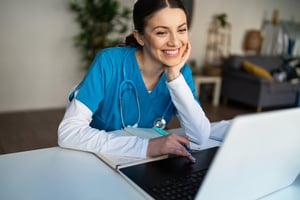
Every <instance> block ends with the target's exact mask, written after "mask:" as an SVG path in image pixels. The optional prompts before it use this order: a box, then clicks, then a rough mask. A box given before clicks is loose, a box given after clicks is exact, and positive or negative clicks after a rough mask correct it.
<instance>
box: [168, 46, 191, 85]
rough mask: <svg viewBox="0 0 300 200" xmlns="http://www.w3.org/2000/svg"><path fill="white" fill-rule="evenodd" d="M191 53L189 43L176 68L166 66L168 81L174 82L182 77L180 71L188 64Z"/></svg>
mask: <svg viewBox="0 0 300 200" xmlns="http://www.w3.org/2000/svg"><path fill="white" fill-rule="evenodd" d="M190 53H191V44H190V42H188V43H187V45H186V49H185V51H184V53H183V54H182V58H181V62H180V63H179V64H178V65H175V66H164V71H165V74H166V77H167V80H168V81H172V80H174V79H176V78H177V77H178V76H179V75H180V69H181V68H182V67H183V66H184V64H185V63H186V62H187V60H188V58H189V56H190Z"/></svg>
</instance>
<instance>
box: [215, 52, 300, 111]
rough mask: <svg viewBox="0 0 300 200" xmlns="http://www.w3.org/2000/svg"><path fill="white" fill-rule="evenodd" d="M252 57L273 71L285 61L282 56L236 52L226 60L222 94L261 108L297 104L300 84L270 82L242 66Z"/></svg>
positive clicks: (253, 61)
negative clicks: (251, 54)
mask: <svg viewBox="0 0 300 200" xmlns="http://www.w3.org/2000/svg"><path fill="white" fill-rule="evenodd" d="M244 60H248V61H249V62H251V63H254V64H256V65H259V66H261V67H263V68H264V69H266V70H268V71H269V72H271V70H273V69H278V68H280V67H281V66H282V64H283V59H282V58H281V57H274V56H272V57H269V56H268V57H266V56H237V55H232V56H230V57H229V58H227V59H226V60H225V61H224V63H223V73H222V92H221V94H222V97H224V99H228V100H233V101H236V102H240V103H244V104H246V105H249V106H254V107H256V108H257V111H261V110H262V109H263V108H267V107H276V106H294V105H296V103H297V98H298V91H299V88H300V87H299V86H300V84H299V83H296V84H293V83H291V82H288V81H287V82H270V81H269V80H267V79H266V78H264V77H261V76H258V75H253V74H250V73H248V72H246V71H244V70H243V69H242V68H241V63H242V61H244Z"/></svg>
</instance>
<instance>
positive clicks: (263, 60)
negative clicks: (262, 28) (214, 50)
mask: <svg viewBox="0 0 300 200" xmlns="http://www.w3.org/2000/svg"><path fill="white" fill-rule="evenodd" d="M244 60H248V61H249V62H251V63H254V64H256V65H259V66H261V67H262V68H264V69H265V70H267V71H268V72H271V71H272V70H274V69H278V68H281V66H282V65H283V59H282V58H281V57H280V56H261V55H246V56H239V55H231V56H229V58H227V59H225V61H224V65H223V66H224V68H225V69H226V68H231V69H232V68H235V69H240V68H241V63H242V62H243V61H244Z"/></svg>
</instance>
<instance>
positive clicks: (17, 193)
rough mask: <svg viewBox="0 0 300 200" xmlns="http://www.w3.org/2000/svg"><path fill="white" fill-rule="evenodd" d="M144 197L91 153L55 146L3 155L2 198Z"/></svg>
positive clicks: (0, 171)
mask: <svg viewBox="0 0 300 200" xmlns="http://www.w3.org/2000/svg"><path fill="white" fill-rule="evenodd" d="M124 197H126V198H124ZM142 198H143V197H142V196H141V195H140V194H139V193H137V192H136V191H135V190H134V189H133V188H132V187H131V186H130V185H129V184H128V183H127V182H126V181H125V180H124V179H123V178H122V177H121V176H120V175H119V174H118V173H117V172H115V171H113V170H112V169H111V168H109V167H108V166H107V165H106V164H104V163H103V162H101V161H100V160H99V159H98V158H97V157H96V156H94V155H93V154H91V153H86V152H81V151H73V150H67V149H62V148H59V147H55V148H48V149H41V150H35V151H27V152H21V153H13V154H5V155H1V156H0V199H7V200H8V199H9V200H16V199H20V200H21V199H22V200H27V199H28V200H29V199H30V200H34V199H43V200H48V199H49V200H54V199H55V200H60V199H64V200H66V199H72V200H76V199H81V200H82V199H84V200H90V199H142Z"/></svg>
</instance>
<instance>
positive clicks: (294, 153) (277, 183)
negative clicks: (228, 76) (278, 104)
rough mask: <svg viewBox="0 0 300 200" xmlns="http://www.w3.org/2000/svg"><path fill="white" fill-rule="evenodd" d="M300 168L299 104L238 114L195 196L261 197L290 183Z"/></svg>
mask: <svg viewBox="0 0 300 200" xmlns="http://www.w3.org/2000/svg"><path fill="white" fill-rule="evenodd" d="M299 172H300V108H293V109H285V110H279V111H272V112H271V111H269V112H263V113H259V114H254V115H253V114H251V115H244V116H239V117H237V118H235V119H234V120H233V123H232V124H231V126H230V128H229V130H228V135H227V136H226V137H225V140H224V141H223V144H222V147H221V148H220V150H219V152H218V153H217V155H216V156H215V158H214V160H213V162H212V164H211V166H210V169H209V171H208V173H207V174H206V177H205V179H204V182H203V183H202V185H201V188H200V190H199V191H198V193H197V195H196V199H197V200H200V199H231V200H232V199H258V198H260V197H263V196H264V195H267V194H269V193H271V192H274V191H276V190H279V189H281V188H284V187H286V186H288V185H290V184H291V183H293V181H294V180H295V179H296V178H297V176H298V174H299ZM299 198H300V197H299Z"/></svg>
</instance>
